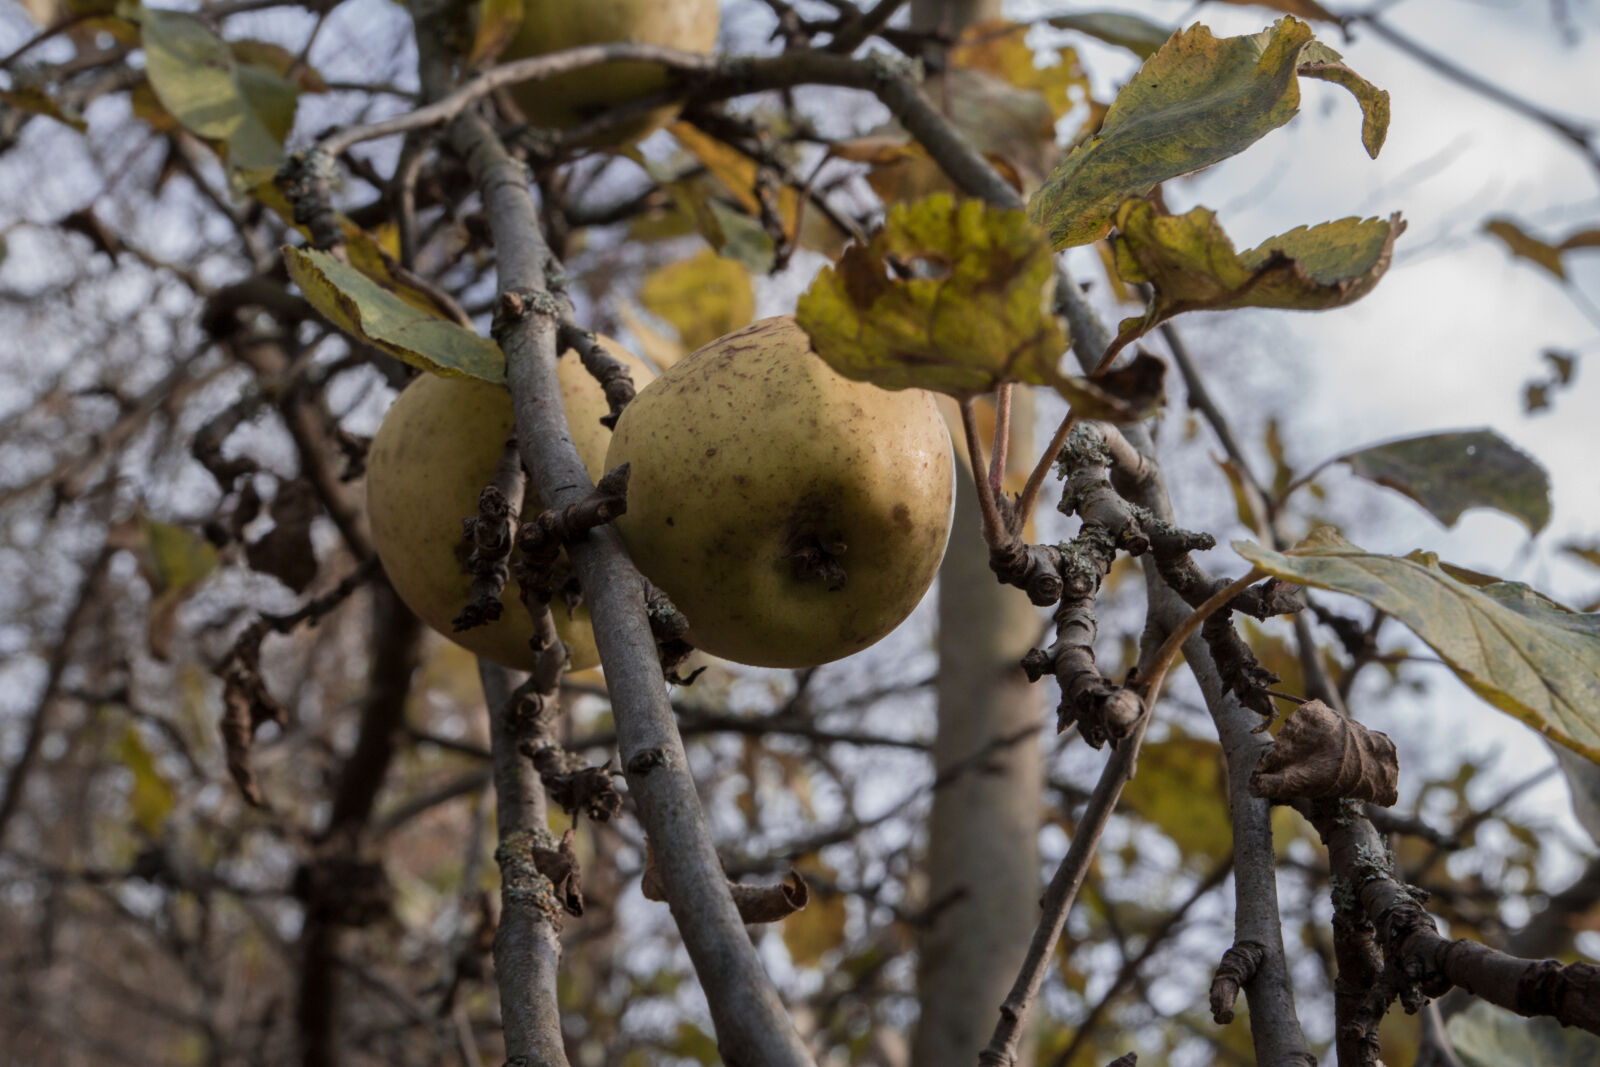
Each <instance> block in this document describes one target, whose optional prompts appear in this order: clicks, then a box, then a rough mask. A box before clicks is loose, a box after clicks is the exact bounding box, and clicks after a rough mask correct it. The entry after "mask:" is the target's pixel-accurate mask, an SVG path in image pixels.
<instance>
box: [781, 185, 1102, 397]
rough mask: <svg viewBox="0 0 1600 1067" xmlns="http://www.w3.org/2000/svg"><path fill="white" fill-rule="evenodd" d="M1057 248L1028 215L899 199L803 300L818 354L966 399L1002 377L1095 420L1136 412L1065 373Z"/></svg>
mask: <svg viewBox="0 0 1600 1067" xmlns="http://www.w3.org/2000/svg"><path fill="white" fill-rule="evenodd" d="M1054 277H1055V274H1054V262H1053V258H1052V255H1051V252H1050V247H1049V245H1048V244H1047V243H1046V242H1045V240H1044V236H1043V235H1042V234H1041V233H1039V231H1038V229H1037V228H1036V227H1034V226H1033V225H1032V224H1031V223H1030V222H1029V221H1028V219H1027V216H1026V215H1024V214H1023V213H1022V212H1021V211H1008V210H1005V209H1002V208H994V207H990V206H988V205H986V204H984V203H982V202H981V201H977V200H966V201H962V202H961V203H959V204H958V203H957V202H956V200H955V199H954V198H953V197H951V196H948V195H946V194H942V193H941V194H938V195H936V196H930V197H928V198H927V199H925V200H919V201H915V202H913V203H908V204H897V205H895V206H894V207H893V208H891V209H890V211H889V218H888V221H887V223H886V224H885V226H884V228H883V230H881V231H880V232H879V233H878V234H877V236H875V237H873V239H872V240H871V241H870V242H868V243H867V244H865V245H862V244H854V245H851V246H850V247H849V248H847V249H846V250H845V252H844V255H842V256H841V257H840V258H839V262H838V263H837V264H836V265H834V266H833V267H824V268H823V270H822V272H821V273H820V274H818V275H817V278H816V280H815V281H813V282H812V284H811V288H810V289H808V290H806V292H805V293H804V294H803V295H802V296H801V297H800V301H799V304H798V306H797V307H796V309H795V317H796V319H797V320H798V321H799V323H800V327H801V328H802V329H803V330H805V331H806V333H808V334H809V335H810V336H811V344H812V347H813V348H814V349H815V350H816V352H817V354H818V355H820V356H821V357H822V358H823V359H824V360H826V361H827V363H828V364H829V366H831V367H833V369H834V370H836V371H838V372H839V373H840V374H843V375H845V376H846V377H848V378H855V379H857V380H859V381H868V382H872V383H873V384H874V385H878V386H881V387H882V388H885V389H910V388H917V389H929V390H932V391H934V392H939V393H947V394H949V395H951V396H956V397H971V396H977V395H979V394H981V393H987V392H989V391H990V390H992V389H994V388H995V387H996V386H997V385H999V384H1000V383H1001V382H1006V381H1022V382H1030V383H1033V384H1036V385H1049V386H1053V387H1054V388H1055V389H1056V390H1057V391H1059V392H1060V393H1061V394H1062V395H1063V396H1065V397H1066V398H1067V399H1068V400H1069V401H1070V402H1071V403H1072V404H1073V407H1074V408H1075V409H1076V410H1078V411H1079V413H1080V414H1081V415H1083V416H1084V417H1086V418H1102V417H1104V418H1116V419H1126V418H1128V417H1130V414H1131V409H1129V408H1128V407H1127V406H1126V405H1124V404H1122V403H1121V402H1120V401H1118V400H1116V399H1115V398H1113V397H1112V396H1111V395H1110V394H1109V393H1107V392H1106V391H1105V390H1103V389H1101V388H1100V387H1099V386H1097V385H1094V384H1092V383H1089V382H1087V381H1085V380H1083V379H1073V378H1069V377H1067V376H1066V375H1064V374H1062V373H1061V372H1060V371H1059V370H1058V369H1057V363H1058V362H1059V360H1060V358H1061V353H1062V351H1063V350H1064V349H1065V348H1066V339H1065V337H1064V336H1063V335H1062V332H1061V327H1060V325H1059V324H1058V323H1057V321H1056V318H1055V314H1054V312H1053V311H1052V304H1051V300H1052V295H1053V292H1054Z"/></svg>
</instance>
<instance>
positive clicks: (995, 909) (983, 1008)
mask: <svg viewBox="0 0 1600 1067" xmlns="http://www.w3.org/2000/svg"><path fill="white" fill-rule="evenodd" d="M1024 439H1026V438H1024ZM988 555H989V554H988V550H987V549H986V548H985V547H984V544H983V538H982V537H981V536H980V535H979V532H978V502H977V498H976V494H975V493H974V492H973V489H972V484H971V480H970V479H969V478H966V477H964V476H963V477H962V478H960V479H959V480H958V483H957V492H956V516H955V529H954V530H953V531H952V532H951V535H950V548H949V549H948V551H947V552H946V554H945V560H944V566H943V568H941V570H940V572H939V736H938V740H937V741H935V743H934V747H933V758H934V766H935V768H936V770H937V772H938V773H940V774H943V773H945V771H946V770H947V769H948V768H950V767H951V766H952V765H954V764H958V763H962V762H963V761H966V762H969V763H970V761H971V759H972V756H973V754H974V753H977V752H982V751H983V750H984V749H986V748H988V747H989V746H991V745H993V746H994V747H993V748H992V750H991V751H990V752H989V753H988V755H987V756H986V757H984V758H983V759H982V761H981V763H980V764H979V765H977V766H969V767H968V768H966V769H965V771H964V772H963V773H960V774H958V775H956V776H955V777H954V778H952V780H951V781H950V782H948V783H947V784H945V785H943V786H942V787H940V788H939V789H938V790H937V791H935V793H934V795H933V816H932V819H931V820H930V823H929V829H928V854H927V875H928V896H927V900H928V903H929V904H930V905H932V906H933V907H934V909H935V913H934V917H933V921H932V923H931V924H930V925H929V926H927V927H926V928H924V929H923V931H922V934H921V938H920V944H919V946H918V947H919V950H920V962H919V964H918V973H917V985H918V995H919V999H920V1002H921V1006H922V1015H921V1018H920V1019H919V1020H918V1023H917V1031H916V1037H915V1040H914V1045H913V1052H912V1057H911V1062H912V1063H913V1064H915V1065H916V1067H972V1064H974V1063H976V1062H977V1059H978V1051H979V1050H980V1049H982V1048H983V1046H984V1045H985V1044H986V1043H987V1042H988V1040H989V1034H990V1033H991V1032H992V1031H993V1030H994V1024H995V1022H996V1021H997V1020H998V1018H999V1011H1000V1002H1001V1001H1003V1000H1004V999H1005V997H1006V993H1007V992H1008V991H1009V990H1010V988H1011V984H1012V982H1014V981H1015V980H1016V977H1017V968H1018V967H1020V966H1021V965H1022V957H1023V955H1024V954H1025V953H1026V951H1027V947H1028V939H1029V937H1030V936H1031V935H1032V933H1033V928H1034V926H1035V925H1036V924H1037V923H1038V921H1039V890H1040V885H1039V853H1038V833H1039V822H1040V817H1041V800H1040V794H1041V792H1042V790H1043V782H1042V779H1043V769H1042V761H1041V758H1040V746H1039V733H1038V727H1039V723H1040V721H1041V718H1042V712H1043V702H1042V699H1041V698H1042V695H1043V690H1044V687H1043V686H1042V685H1041V686H1030V685H1029V684H1028V682H1027V679H1026V678H1025V677H1024V676H1023V673H1022V669H1021V668H1020V667H1019V666H1018V661H1019V660H1020V659H1021V658H1022V654H1023V653H1024V652H1026V651H1027V650H1028V648H1029V647H1030V646H1031V645H1032V644H1033V643H1034V642H1035V641H1036V640H1037V639H1038V637H1039V634H1040V632H1041V628H1042V622H1041V620H1040V617H1039V614H1038V612H1037V611H1036V610H1035V609H1034V608H1033V606H1032V605H1031V604H1029V603H1028V598H1027V597H1026V596H1025V595H1023V593H1022V591H1021V590H1019V589H1013V588H1011V587H1009V586H1002V585H1000V583H999V582H997V581H995V578H994V575H993V573H991V572H990V570H989V558H988ZM1030 728H1031V729H1032V732H1031V733H1029V734H1028V735H1027V736H1026V737H1025V738H1024V739H1023V740H1021V741H1018V742H1015V743H1011V744H1007V743H1004V742H1003V741H1001V742H1000V743H996V742H997V741H1000V739H1005V738H1011V737H1015V736H1017V735H1018V734H1019V733H1020V732H1022V731H1027V730H1029V729H1030ZM1030 1059H1031V1052H1030V1051H1029V1050H1028V1043H1026V1042H1025V1044H1024V1051H1023V1055H1022V1058H1021V1062H1023V1063H1027V1062H1029V1061H1030Z"/></svg>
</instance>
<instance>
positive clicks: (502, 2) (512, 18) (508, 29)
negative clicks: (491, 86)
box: [467, 0, 523, 67]
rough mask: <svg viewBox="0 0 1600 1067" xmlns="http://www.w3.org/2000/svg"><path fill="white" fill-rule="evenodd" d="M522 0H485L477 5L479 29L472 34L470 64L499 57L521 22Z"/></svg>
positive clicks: (486, 62)
mask: <svg viewBox="0 0 1600 1067" xmlns="http://www.w3.org/2000/svg"><path fill="white" fill-rule="evenodd" d="M522 7H523V0H483V2H482V3H481V4H479V5H478V29H477V32H476V33H474V34H473V36H472V51H471V53H469V54H468V56H467V66H469V67H477V66H479V65H484V64H488V63H490V62H492V61H493V60H495V59H497V58H499V56H500V53H501V52H503V51H505V47H506V45H508V44H510V43H511V39H512V38H513V37H515V36H516V35H517V30H518V28H519V27H521V25H522Z"/></svg>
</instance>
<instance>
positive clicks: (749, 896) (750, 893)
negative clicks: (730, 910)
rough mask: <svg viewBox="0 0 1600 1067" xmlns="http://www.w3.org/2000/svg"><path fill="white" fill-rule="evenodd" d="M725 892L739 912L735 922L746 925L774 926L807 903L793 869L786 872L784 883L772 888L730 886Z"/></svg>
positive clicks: (806, 889) (804, 889) (801, 881)
mask: <svg viewBox="0 0 1600 1067" xmlns="http://www.w3.org/2000/svg"><path fill="white" fill-rule="evenodd" d="M728 890H729V891H730V892H731V893H732V894H733V902H734V904H736V905H737V906H738V908H739V918H741V919H743V920H744V921H745V922H746V923H747V924H755V923H775V922H778V921H779V920H781V919H785V918H788V917H789V916H790V915H793V914H794V913H795V912H797V911H799V910H800V909H801V908H804V907H805V906H806V902H807V901H809V900H810V899H811V890H810V888H809V887H808V886H807V885H806V880H805V879H804V878H802V877H800V872H799V871H797V870H795V869H794V868H793V867H790V868H789V873H788V874H787V875H786V876H785V877H784V880H783V881H781V882H779V883H777V884H776V885H746V884H744V883H742V882H730V883H728Z"/></svg>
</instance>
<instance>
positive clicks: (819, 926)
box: [783, 871, 848, 967]
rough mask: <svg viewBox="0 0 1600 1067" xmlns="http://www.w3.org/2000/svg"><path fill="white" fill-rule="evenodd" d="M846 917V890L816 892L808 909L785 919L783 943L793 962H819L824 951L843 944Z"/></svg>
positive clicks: (814, 964)
mask: <svg viewBox="0 0 1600 1067" xmlns="http://www.w3.org/2000/svg"><path fill="white" fill-rule="evenodd" d="M823 875H824V876H825V878H826V879H827V880H828V881H830V882H831V881H832V880H833V874H832V872H831V871H824V872H823ZM847 918H848V913H847V912H846V910H845V899H844V894H843V893H839V892H832V893H818V894H815V895H814V896H813V897H812V898H811V903H810V905H809V906H807V907H806V908H805V910H803V911H798V912H796V913H794V914H793V915H790V916H789V917H788V918H787V919H784V920H783V943H784V946H785V947H786V948H788V950H789V958H790V960H792V961H793V962H794V965H795V966H796V967H817V966H820V965H821V963H822V957H823V956H824V955H826V954H827V953H829V952H831V951H832V950H834V949H836V948H838V947H839V946H840V945H842V944H844V930H845V920H846V919H847Z"/></svg>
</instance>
